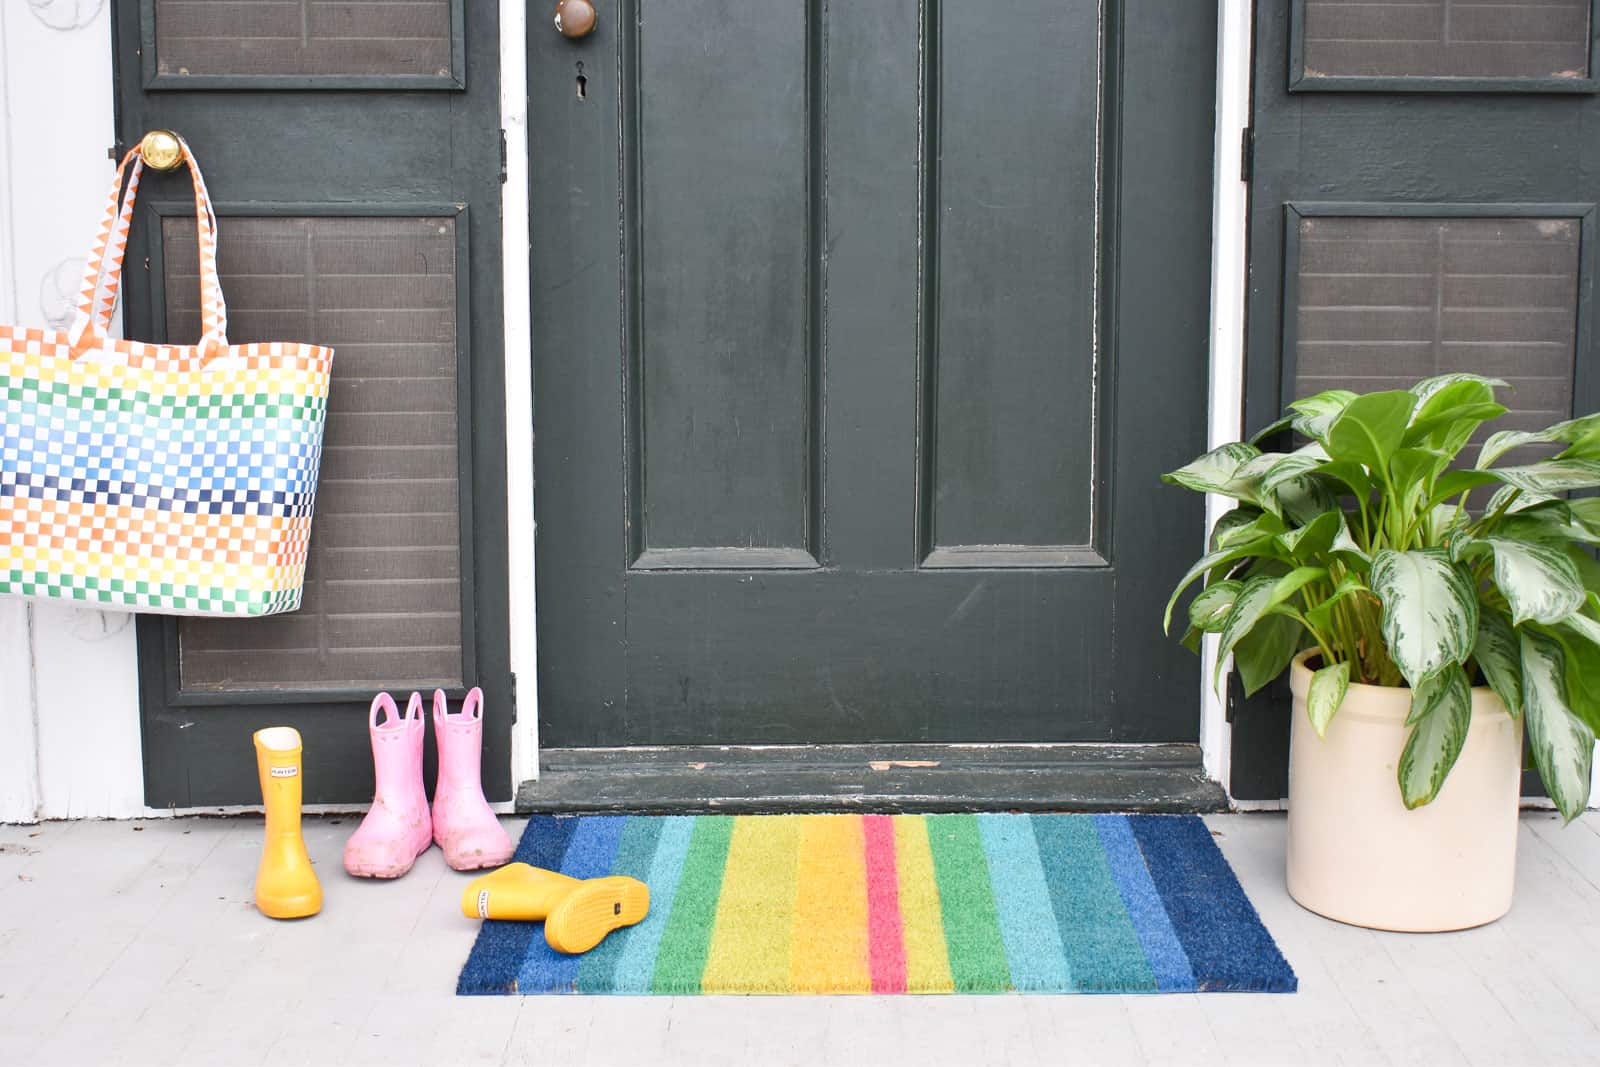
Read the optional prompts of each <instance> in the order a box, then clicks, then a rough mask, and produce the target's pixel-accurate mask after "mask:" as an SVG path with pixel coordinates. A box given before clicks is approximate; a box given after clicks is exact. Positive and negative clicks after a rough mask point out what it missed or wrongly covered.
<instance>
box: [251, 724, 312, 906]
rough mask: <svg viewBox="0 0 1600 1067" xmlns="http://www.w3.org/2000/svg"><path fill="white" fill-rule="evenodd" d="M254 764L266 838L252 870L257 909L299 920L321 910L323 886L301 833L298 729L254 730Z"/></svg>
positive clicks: (281, 727)
mask: <svg viewBox="0 0 1600 1067" xmlns="http://www.w3.org/2000/svg"><path fill="white" fill-rule="evenodd" d="M255 742H256V769H257V771H259V772H260V775H261V803H262V804H263V805H265V806H266V809H267V837H266V841H265V842H264V843H263V844H262V846H261V866H260V868H259V869H257V871H256V909H257V910H258V911H260V912H261V914H263V915H266V916H269V917H270V918H273V919H303V918H305V917H306V916H307V915H315V914H316V913H317V912H319V911H321V910H322V885H321V884H320V883H319V882H318V881H317V872H316V871H314V870H312V869H311V857H310V856H308V855H306V841H305V838H303V837H301V836H300V791H301V790H300V786H301V777H300V752H301V744H300V731H299V730H296V729H295V728H294V727H292V726H269V727H268V728H267V729H265V730H257V731H256V733H255Z"/></svg>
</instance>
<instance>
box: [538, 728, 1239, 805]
mask: <svg viewBox="0 0 1600 1067" xmlns="http://www.w3.org/2000/svg"><path fill="white" fill-rule="evenodd" d="M539 764H540V777H539V778H538V779H537V780H535V781H527V782H523V783H522V785H521V787H519V788H518V789H517V802H516V808H517V811H518V812H521V813H550V812H564V813H578V812H631V813H643V814H697V813H705V812H723V813H727V814H763V813H781V812H797V811H852V812H940V811H1119V812H1210V811H1226V810H1228V798H1227V794H1226V793H1224V792H1223V789H1222V787H1221V786H1220V785H1219V784H1218V783H1217V782H1215V781H1213V780H1211V779H1210V778H1207V777H1206V774H1205V770H1204V768H1203V766H1202V763H1201V757H1200V746H1199V745H1191V744H1155V745H1118V744H1098V745H1096V744H1073V745H1056V744H968V745H926V744H920V745H914V744H908V745H902V744H889V743H885V744H866V745H752V746H706V747H692V746H681V747H680V746H672V747H661V748H556V749H545V750H544V751H543V752H541V753H540V755H539Z"/></svg>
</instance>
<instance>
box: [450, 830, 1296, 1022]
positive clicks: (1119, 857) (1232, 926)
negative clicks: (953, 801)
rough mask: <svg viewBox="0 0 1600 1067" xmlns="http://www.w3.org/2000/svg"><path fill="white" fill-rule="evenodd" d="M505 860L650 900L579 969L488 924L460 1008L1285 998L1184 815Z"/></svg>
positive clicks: (549, 845)
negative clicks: (547, 1001)
mask: <svg viewBox="0 0 1600 1067" xmlns="http://www.w3.org/2000/svg"><path fill="white" fill-rule="evenodd" d="M516 859H517V860H520V861H522V862H524V863H530V864H532V865H534V866H536V867H544V868H547V869H551V870H559V871H562V872H563V873H565V874H569V875H572V876H574V877H578V878H590V877H595V876H599V875H604V874H626V875H631V876H633V877H635V878H638V879H640V880H642V881H644V882H646V883H647V884H648V885H649V886H650V898H651V904H650V913H649V915H648V916H647V917H646V919H645V920H644V921H643V922H642V923H640V924H638V925H637V926H633V927H630V928H627V929H624V930H619V931H617V932H616V933H613V934H612V935H610V937H608V938H607V939H606V940H605V941H603V942H601V944H600V946H599V947H597V948H595V949H594V950H592V951H590V952H589V953H587V954H585V955H583V956H563V955H560V954H559V953H556V952H554V951H553V950H551V949H550V948H549V947H548V946H547V945H546V944H545V940H544V936H543V933H542V931H541V929H540V926H539V924H537V923H517V922H495V921H488V922H485V923H484V924H483V929H482V930H481V931H480V933H479V935H478V940H477V943H476V944H475V945H474V946H473V949H472V954H471V956H470V957H469V958H468V960H467V963H466V966H465V967H464V968H463V969H462V972H461V977H460V980H459V982H458V984H457V992H458V993H464V994H465V993H573V992H577V993H635V994H637V993H663V994H695V993H1004V992H1028V993H1077V992H1084V993H1087V992H1102V993H1110V992H1118V993H1134V992H1140V993H1156V992H1196V991H1199V992H1212V991H1229V990H1233V991H1253V992H1292V991H1293V990H1294V989H1295V986H1296V980H1295V975H1294V972H1293V971H1292V970H1291V969H1290V968H1289V965H1288V964H1287V963H1286V962H1285V961H1284V958H1283V956H1282V954H1280V953H1279V951H1278V948H1277V946H1276V944H1274V943H1273V940H1272V937H1271V935H1269V934H1268V933H1267V931H1266V929H1265V928H1264V927H1263V926H1262V925H1261V921H1260V919H1259V918H1258V917H1257V916H1256V912H1255V909H1254V908H1253V907H1252V906H1251V905H1250V902H1249V900H1248V899H1246V897H1245V895H1244V891H1243V890H1242V889H1241V888H1240V887H1239V883H1238V881H1237V879H1235V878H1234V875H1233V871H1232V870H1231V869H1229V867H1228V864H1227V861H1226V860H1224V859H1223V857H1222V854H1221V852H1219V851H1218V850H1217V847H1216V845H1215V843H1214V842H1213V841H1212V839H1211V834H1210V832H1209V831H1208V830H1207V829H1206V826H1205V824H1204V823H1203V822H1201V821H1200V819H1198V818H1196V817H1194V816H1165V815H1149V816H1137V815H1135V816H1125V815H1002V814H994V815H988V814H985V815H741V816H727V815H700V816H640V815H632V816H628V815H595V816H582V817H551V816H537V817H535V818H534V819H533V820H532V821H531V822H530V823H529V825H528V828H527V830H526V832H525V833H524V835H523V838H522V842H521V844H520V846H519V847H518V849H517V855H516Z"/></svg>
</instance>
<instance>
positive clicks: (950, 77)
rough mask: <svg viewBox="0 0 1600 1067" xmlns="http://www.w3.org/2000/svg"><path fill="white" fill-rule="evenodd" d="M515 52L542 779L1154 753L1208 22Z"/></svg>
mask: <svg viewBox="0 0 1600 1067" xmlns="http://www.w3.org/2000/svg"><path fill="white" fill-rule="evenodd" d="M598 7H599V11H600V21H599V26H598V29H597V30H596V32H595V33H594V34H593V35H592V36H590V37H587V38H584V39H581V40H577V41H574V40H569V39H567V38H564V37H562V36H560V35H559V34H557V33H556V32H555V31H554V30H553V29H552V28H551V27H550V26H549V25H548V24H547V23H545V22H544V21H542V20H536V21H535V22H534V24H533V26H532V27H531V29H530V35H531V36H530V42H529V69H530V86H529V101H530V139H531V154H532V190H531V196H532V231H533V233H532V240H533V293H532V300H533V317H534V366H535V375H536V378H535V409H536V410H535V422H536V437H537V446H536V449H537V451H536V463H537V496H536V507H537V518H538V614H539V663H540V670H539V709H540V727H541V744H542V746H543V747H545V748H556V749H561V748H571V747H585V746H645V745H709V744H734V745H739V744H779V745H783V744H801V743H856V742H871V741H903V742H911V741H918V742H933V743H959V742H984V741H1014V742H1085V741H1094V742H1099V741H1107V742H1109V741H1120V742H1139V741H1191V742H1192V741H1193V740H1194V739H1195V737H1196V736H1197V729H1198V718H1199V710H1198V709H1199V682H1198V670H1197V667H1196V664H1195V661H1194V660H1193V659H1192V658H1191V657H1189V655H1188V654H1187V653H1186V652H1183V651H1182V650H1181V649H1178V648H1177V647H1176V645H1175V643H1172V642H1169V641H1166V640H1164V639H1163V637H1162V635H1161V632H1160V625H1159V619H1160V607H1161V603H1162V601H1163V599H1164V597H1165V595H1166V592H1167V590H1168V589H1169V588H1170V586H1171V584H1172V582H1173V580H1174V579H1175V578H1176V577H1177V576H1178V574H1179V573H1181V571H1182V569H1183V568H1182V564H1183V560H1184V559H1185V557H1188V556H1191V555H1192V554H1193V553H1194V552H1195V551H1196V550H1197V549H1198V548H1199V545H1200V539H1201V526H1202V523H1201V515H1200V511H1199V509H1198V504H1197V503H1196V502H1194V501H1189V500H1185V499H1184V498H1183V496H1182V494H1175V493H1168V492H1163V490H1162V487H1161V486H1160V485H1159V483H1158V480H1157V475H1158V473H1159V472H1160V471H1162V470H1166V469H1170V468H1171V467H1174V466H1177V465H1179V464H1181V463H1182V462H1184V461H1185V460H1186V459H1187V458H1188V457H1190V456H1191V455H1193V454H1194V453H1196V452H1198V451H1200V450H1201V449H1202V448H1203V443H1204V428H1205V421H1206V400H1205V398H1206V382H1207V376H1206V368H1207V297H1208V292H1209V236H1210V234H1209V221H1210V201H1211V187H1212V108H1213V98H1214V86H1215V70H1214V59H1215V47H1214V45H1215V20H1216V13H1215V11H1214V10H1212V9H1211V8H1209V7H1208V5H1204V4H1181V5H1174V4H1171V3H1170V2H1167V0H1106V2H1105V3H1104V4H1103V5H1102V4H1101V3H1099V2H1098V0H1007V2H1003V3H989V4H957V3H941V2H939V0H925V2H923V3H920V4H919V3H917V2H916V0H873V2H868V3H857V4H824V3H822V2H821V0H810V2H807V0H746V2H743V3H738V4H730V3H727V2H726V0H674V2H673V3H670V4H668V3H665V2H664V0H619V2H615V3H604V4H600V5H598Z"/></svg>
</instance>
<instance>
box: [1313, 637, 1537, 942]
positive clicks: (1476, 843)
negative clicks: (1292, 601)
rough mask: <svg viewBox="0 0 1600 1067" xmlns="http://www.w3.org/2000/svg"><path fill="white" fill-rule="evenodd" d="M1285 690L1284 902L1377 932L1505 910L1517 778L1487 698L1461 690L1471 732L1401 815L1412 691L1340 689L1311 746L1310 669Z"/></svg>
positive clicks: (1516, 728) (1507, 738)
mask: <svg viewBox="0 0 1600 1067" xmlns="http://www.w3.org/2000/svg"><path fill="white" fill-rule="evenodd" d="M1314 654H1315V653H1314V652H1304V653H1301V655H1299V656H1298V657H1296V658H1295V661H1294V666H1293V667H1292V668H1291V674H1290V679H1289V680H1290V687H1291V688H1292V689H1293V691H1294V724H1293V726H1292V727H1291V728H1290V742H1289V894H1290V895H1291V896H1292V897H1294V899H1295V900H1297V901H1299V902H1300V903H1301V904H1302V905H1303V906H1305V907H1307V908H1309V909H1310V910H1312V911H1314V912H1317V913H1318V914H1320V915H1326V916H1327V917H1329V918H1330V919H1338V920H1339V921H1341V922H1347V923H1354V924H1355V925H1357V926H1368V927H1372V928H1374V929H1379V930H1407V931H1439V930H1462V929H1465V928H1467V927H1469V926H1481V925H1483V924H1484V923H1487V922H1493V921H1494V920H1495V919H1498V918H1500V916H1502V915H1504V914H1505V913H1506V912H1507V911H1508V910H1510V908H1511V891H1512V885H1513V881H1514V879H1515V873H1516V859H1517V807H1518V799H1519V797H1520V794H1521V788H1520V786H1521V781H1522V773H1521V772H1522V723H1521V722H1520V721H1519V720H1515V719H1512V718H1511V716H1509V715H1507V714H1506V712H1505V709H1504V707H1503V706H1502V705H1501V703H1500V700H1499V698H1498V697H1496V696H1495V695H1494V693H1493V691H1491V690H1490V689H1487V688H1479V689H1474V690H1473V691H1472V726H1471V729H1470V731H1469V732H1468V734H1467V741H1466V745H1465V746H1464V747H1463V748H1462V750H1461V758H1460V759H1458V760H1457V761H1456V765H1455V767H1454V768H1453V769H1452V770H1451V772H1450V775H1449V777H1448V778H1446V779H1445V782H1444V786H1443V787H1442V788H1441V789H1440V790H1439V795H1438V796H1437V797H1435V798H1434V800H1433V803H1431V804H1427V805H1424V806H1423V807H1421V808H1418V809H1417V810H1415V811H1407V810H1406V807H1405V805H1404V804H1403V803H1402V802H1401V800H1400V786H1399V783H1398V780H1397V776H1396V768H1397V766H1398V764H1399V762H1400V752H1401V750H1402V749H1403V748H1404V747H1405V742H1406V735H1407V729H1406V725H1405V721H1406V713H1407V711H1408V710H1409V707H1410V703H1411V690H1409V689H1392V688H1389V687H1387V686H1375V685H1351V686H1350V690H1349V692H1348V694H1346V696H1345V699H1344V704H1343V705H1341V706H1340V708H1339V711H1338V713H1337V714H1336V715H1334V717H1333V721H1332V722H1331V723H1330V724H1329V725H1328V732H1327V736H1326V737H1322V738H1319V737H1317V732H1316V730H1314V729H1313V728H1312V726H1311V721H1310V719H1309V717H1308V716H1307V714H1306V693H1307V691H1308V690H1309V688H1310V686H1311V671H1310V670H1309V669H1308V668H1307V667H1306V660H1307V659H1308V658H1310V657H1311V656H1313V655H1314Z"/></svg>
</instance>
